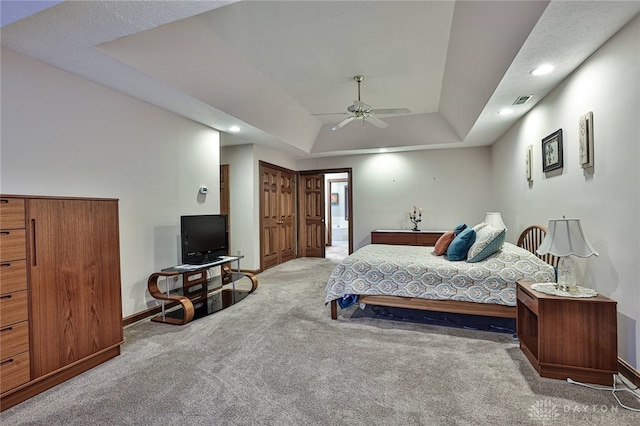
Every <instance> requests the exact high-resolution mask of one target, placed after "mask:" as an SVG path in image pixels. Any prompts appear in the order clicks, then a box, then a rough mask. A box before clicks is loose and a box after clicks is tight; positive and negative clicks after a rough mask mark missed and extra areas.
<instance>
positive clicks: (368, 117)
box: [312, 75, 411, 130]
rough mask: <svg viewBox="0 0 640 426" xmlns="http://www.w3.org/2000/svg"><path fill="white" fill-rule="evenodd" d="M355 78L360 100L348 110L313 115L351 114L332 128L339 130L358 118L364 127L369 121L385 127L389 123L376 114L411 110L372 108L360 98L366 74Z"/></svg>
mask: <svg viewBox="0 0 640 426" xmlns="http://www.w3.org/2000/svg"><path fill="white" fill-rule="evenodd" d="M353 79H354V80H355V81H356V82H357V83H358V100H356V101H353V105H351V106H349V107H348V108H347V111H348V112H329V113H323V114H312V115H337V114H342V115H347V114H349V117H347V118H345V119H344V120H342V121H341V122H339V123H338V124H336V125H335V126H333V127H332V128H331V130H338V129H340V128H342V127H344V126H345V125H347V124H348V123H350V122H352V121H353V120H355V119H356V118H361V119H362V126H363V127H364V122H365V121H368V122H369V123H371V124H373V125H374V126H377V127H380V128H385V127H388V126H389V125H388V124H387V123H385V122H384V121H382V120H380V119H379V118H378V117H376V114H381V115H382V114H409V113H410V112H411V110H410V109H408V108H384V109H373V108H371V106H369V105H367V104H365V103H364V102H362V101H361V100H360V83H362V81H363V80H364V75H356V76H354V77H353Z"/></svg>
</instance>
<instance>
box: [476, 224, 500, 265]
mask: <svg viewBox="0 0 640 426" xmlns="http://www.w3.org/2000/svg"><path fill="white" fill-rule="evenodd" d="M481 225H484V226H481V227H479V229H478V231H476V241H475V242H474V243H473V245H471V247H469V252H468V253H467V262H469V263H474V262H479V261H481V260H483V259H486V258H487V257H489V256H491V255H492V254H493V253H495V252H497V251H498V250H500V249H501V248H502V246H503V244H504V238H505V235H506V230H504V229H499V228H494V227H493V226H491V225H489V224H486V223H483V224H481ZM476 226H478V225H476ZM474 229H475V226H474Z"/></svg>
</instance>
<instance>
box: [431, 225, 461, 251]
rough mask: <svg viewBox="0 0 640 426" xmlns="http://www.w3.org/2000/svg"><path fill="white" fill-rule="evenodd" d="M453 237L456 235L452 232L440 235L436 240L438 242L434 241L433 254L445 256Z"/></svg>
mask: <svg viewBox="0 0 640 426" xmlns="http://www.w3.org/2000/svg"><path fill="white" fill-rule="evenodd" d="M455 237H456V233H455V232H453V231H447V232H445V233H444V234H442V236H441V237H440V238H438V241H436V245H435V247H434V248H433V252H434V253H435V254H436V255H438V256H442V255H443V254H445V253H446V252H447V249H448V248H449V244H451V241H453V239H454V238H455Z"/></svg>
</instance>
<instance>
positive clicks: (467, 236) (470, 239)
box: [447, 228, 476, 260]
mask: <svg viewBox="0 0 640 426" xmlns="http://www.w3.org/2000/svg"><path fill="white" fill-rule="evenodd" d="M475 242H476V231H474V230H473V228H465V230H464V231H462V232H460V233H459V234H458V235H457V236H456V237H455V238H454V239H453V241H451V244H449V248H448V249H447V258H449V260H464V259H465V258H466V257H467V252H468V251H469V248H470V247H471V246H472V245H473V243H475Z"/></svg>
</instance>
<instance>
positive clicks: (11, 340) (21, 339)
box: [0, 321, 29, 360]
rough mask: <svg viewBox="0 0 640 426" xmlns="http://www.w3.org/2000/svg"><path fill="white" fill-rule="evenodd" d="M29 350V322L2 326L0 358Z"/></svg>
mask: <svg viewBox="0 0 640 426" xmlns="http://www.w3.org/2000/svg"><path fill="white" fill-rule="evenodd" d="M28 351H29V322H28V321H22V322H19V323H17V324H11V325H9V326H7V327H2V328H0V360H4V359H6V358H9V357H12V356H14V355H18V354H20V353H22V352H28Z"/></svg>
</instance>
